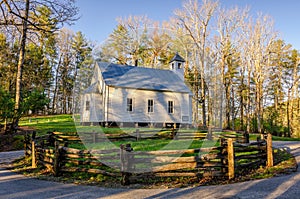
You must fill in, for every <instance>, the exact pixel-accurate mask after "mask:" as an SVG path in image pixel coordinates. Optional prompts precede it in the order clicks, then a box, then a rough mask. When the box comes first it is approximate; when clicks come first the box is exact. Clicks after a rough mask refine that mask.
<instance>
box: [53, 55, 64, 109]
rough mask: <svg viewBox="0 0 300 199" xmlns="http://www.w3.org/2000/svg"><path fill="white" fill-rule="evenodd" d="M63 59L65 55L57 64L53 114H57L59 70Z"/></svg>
mask: <svg viewBox="0 0 300 199" xmlns="http://www.w3.org/2000/svg"><path fill="white" fill-rule="evenodd" d="M62 57H63V54H61V55H60V57H59V61H58V63H57V68H56V71H55V81H54V91H53V101H52V113H57V110H56V108H57V104H56V103H57V96H58V95H57V89H58V76H59V75H58V72H59V69H60V65H61V62H62Z"/></svg>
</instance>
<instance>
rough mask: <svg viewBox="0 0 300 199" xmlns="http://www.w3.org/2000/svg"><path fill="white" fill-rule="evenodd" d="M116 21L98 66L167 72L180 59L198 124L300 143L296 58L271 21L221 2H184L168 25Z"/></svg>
mask: <svg viewBox="0 0 300 199" xmlns="http://www.w3.org/2000/svg"><path fill="white" fill-rule="evenodd" d="M117 21H118V25H117V27H116V28H115V29H114V30H113V32H112V33H111V35H110V36H109V38H108V40H107V41H106V42H105V43H104V44H103V45H102V46H101V48H100V51H99V57H100V59H101V60H103V61H110V62H117V63H120V64H125V65H126V64H129V65H136V66H139V65H141V66H146V67H153V68H167V67H168V61H169V60H170V59H171V58H172V56H174V54H175V53H176V52H179V54H180V55H181V56H183V57H184V58H185V60H186V61H187V62H186V64H185V65H186V74H185V75H186V81H187V82H188V83H189V85H190V86H191V89H192V91H193V94H194V97H193V101H194V103H193V104H194V105H193V120H194V122H195V123H197V124H200V125H204V126H207V125H211V126H221V125H222V126H223V128H224V127H225V128H228V129H236V130H245V131H247V132H257V133H263V132H264V131H268V132H271V133H274V134H277V135H284V136H291V135H292V134H293V135H298V136H299V126H300V125H299V116H300V114H299V113H300V103H299V75H300V74H299V72H300V66H299V63H300V62H299V58H300V55H299V52H298V51H297V50H295V49H293V47H292V45H290V44H286V43H285V42H284V41H283V40H282V39H281V38H280V37H279V33H278V32H277V31H276V30H275V29H274V25H273V23H274V22H273V20H272V18H271V17H269V16H267V15H263V14H257V15H253V14H251V12H250V9H249V8H239V7H232V8H225V7H223V6H222V5H221V4H220V3H219V2H218V1H211V0H203V1H202V2H200V1H197V0H187V1H184V2H183V5H182V8H179V9H177V10H175V11H174V15H173V17H172V18H171V19H170V20H169V21H165V22H162V23H159V22H155V21H152V20H151V19H149V18H147V17H145V16H129V17H127V18H119V19H118V20H117ZM223 110H224V111H223ZM221 118H222V119H221Z"/></svg>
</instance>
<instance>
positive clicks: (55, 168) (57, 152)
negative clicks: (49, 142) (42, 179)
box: [53, 141, 61, 177]
mask: <svg viewBox="0 0 300 199" xmlns="http://www.w3.org/2000/svg"><path fill="white" fill-rule="evenodd" d="M54 145H55V150H54V165H53V172H54V176H55V177H57V176H59V174H60V156H61V155H60V150H59V142H58V141H55V143H54Z"/></svg>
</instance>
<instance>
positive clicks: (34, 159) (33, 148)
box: [31, 140, 37, 169]
mask: <svg viewBox="0 0 300 199" xmlns="http://www.w3.org/2000/svg"><path fill="white" fill-rule="evenodd" d="M31 167H32V168H34V169H35V168H36V167H37V166H36V151H35V141H34V140H32V141H31Z"/></svg>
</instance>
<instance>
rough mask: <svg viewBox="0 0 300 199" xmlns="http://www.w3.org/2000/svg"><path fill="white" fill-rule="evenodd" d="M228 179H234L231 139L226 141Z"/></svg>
mask: <svg viewBox="0 0 300 199" xmlns="http://www.w3.org/2000/svg"><path fill="white" fill-rule="evenodd" d="M227 158H228V178H229V179H233V178H234V148H233V141H232V138H229V139H228V140H227Z"/></svg>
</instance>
